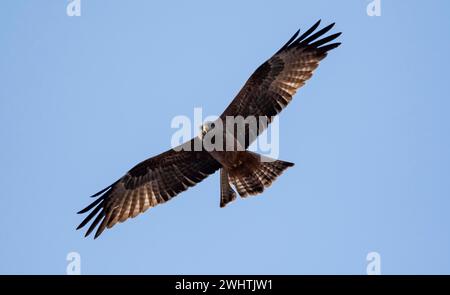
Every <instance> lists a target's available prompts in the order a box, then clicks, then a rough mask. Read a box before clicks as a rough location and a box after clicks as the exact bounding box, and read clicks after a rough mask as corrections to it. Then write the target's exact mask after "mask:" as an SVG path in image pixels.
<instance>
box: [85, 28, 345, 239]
mask: <svg viewBox="0 0 450 295" xmlns="http://www.w3.org/2000/svg"><path fill="white" fill-rule="evenodd" d="M319 25H320V20H319V21H318V22H317V23H315V24H314V25H313V26H312V27H311V28H309V29H308V30H307V31H305V32H304V33H302V34H301V35H300V30H298V31H297V32H296V33H295V34H294V35H293V36H292V37H291V38H290V39H289V41H287V42H286V44H284V46H283V47H281V49H280V50H278V51H277V52H276V53H275V54H274V55H273V56H272V57H271V58H269V59H268V60H267V61H266V62H264V63H263V64H262V65H261V66H260V67H258V68H257V69H256V71H255V72H254V73H253V74H252V75H251V76H250V78H249V79H248V80H247V82H246V83H245V85H244V86H243V87H242V89H241V90H240V91H239V93H238V94H237V95H236V97H235V98H234V100H233V101H232V102H231V104H230V105H229V106H228V107H227V108H226V109H225V111H224V112H223V114H222V115H221V116H220V117H219V118H218V120H221V121H220V122H226V121H227V120H230V118H231V119H233V118H236V117H238V116H239V117H242V118H249V117H256V118H260V119H261V118H262V119H265V122H266V123H265V124H262V123H261V122H263V121H260V120H258V121H257V123H256V128H251V126H249V125H250V124H248V125H244V128H237V127H236V125H232V127H231V128H229V125H228V124H225V123H223V124H219V123H220V122H219V121H214V122H206V123H205V124H203V125H202V126H201V132H200V134H199V135H198V136H197V137H194V138H192V139H191V140H190V141H187V142H185V143H183V144H182V145H180V146H178V147H175V148H173V149H170V150H168V151H166V152H164V153H162V154H159V155H157V156H155V157H152V158H149V159H147V160H145V161H143V162H141V163H139V164H137V165H136V166H134V167H133V168H131V170H130V171H128V172H127V173H126V174H125V175H124V176H123V177H121V178H120V179H118V180H117V181H116V182H114V183H113V184H111V185H110V186H108V187H106V188H104V189H102V190H101V191H99V192H98V193H96V194H94V195H93V196H92V197H94V198H97V199H96V200H95V201H93V202H92V203H91V204H90V205H89V206H87V207H86V208H84V209H83V210H81V211H79V212H78V214H83V213H87V212H89V211H90V213H89V214H88V215H87V216H86V217H85V219H84V220H83V221H82V222H81V224H80V225H79V226H78V227H77V229H80V228H82V227H84V226H85V225H86V224H87V223H89V222H90V221H91V220H93V221H92V223H91V224H90V226H89V228H88V230H87V232H86V234H85V236H88V235H89V234H90V233H91V232H92V231H93V230H94V229H96V228H97V230H96V233H95V238H97V237H98V236H99V235H100V234H101V233H102V232H103V231H104V230H105V229H106V228H111V227H113V226H114V225H115V224H117V223H119V222H124V221H125V220H127V219H128V218H134V217H136V216H137V215H138V214H140V213H143V212H145V211H146V210H147V209H148V208H150V207H154V206H156V205H158V204H162V203H165V202H166V201H168V200H170V199H172V198H173V197H175V196H176V195H178V194H179V193H181V192H183V191H185V190H187V189H188V188H189V187H192V186H194V185H196V184H197V183H199V182H201V181H202V180H203V179H205V178H206V177H208V176H209V175H211V174H213V173H215V172H216V171H217V170H220V207H225V206H226V205H227V204H228V203H230V202H232V201H233V200H235V199H236V192H235V190H236V191H237V193H238V194H239V195H240V196H241V197H246V196H249V195H256V194H259V193H262V192H263V191H264V189H265V188H267V187H268V186H270V185H271V184H272V183H273V182H274V181H275V179H276V178H277V177H278V176H279V175H281V174H282V172H283V171H284V170H286V169H287V168H288V167H291V166H293V165H294V164H293V163H290V162H286V161H281V160H275V159H270V158H267V157H263V156H261V155H259V154H257V153H254V152H250V151H247V150H246V149H247V148H248V147H249V145H250V144H251V143H252V142H253V141H254V140H255V139H256V137H257V136H258V135H259V134H260V133H261V132H262V131H263V130H264V129H265V128H266V127H267V124H268V123H270V122H271V120H272V119H273V117H274V116H276V115H277V114H279V113H280V112H281V110H282V109H283V108H285V107H286V106H287V105H288V103H289V102H290V101H291V100H292V97H293V96H294V94H295V93H296V91H297V90H298V89H299V88H300V87H301V86H303V85H304V84H305V82H306V81H307V80H308V79H309V78H311V76H312V74H313V71H314V70H315V69H316V68H317V67H318V65H319V62H320V61H321V60H322V59H324V58H325V57H326V56H327V53H328V51H330V50H332V49H334V48H336V47H338V46H339V45H340V44H341V43H338V42H336V43H332V42H333V41H334V40H335V39H336V38H337V37H339V36H340V35H341V33H336V34H332V35H328V36H326V37H324V35H325V34H326V33H328V32H329V31H330V30H331V28H332V27H333V26H334V23H333V24H330V25H328V26H326V27H324V28H322V29H320V30H317V29H318V27H319ZM219 125H222V128H219ZM225 125H226V126H227V127H226V128H225V127H223V126H225ZM211 134H214V136H211ZM208 137H209V138H210V139H211V142H212V143H214V142H215V141H216V140H217V139H224V141H225V142H227V144H228V143H229V142H230V140H229V139H230V138H231V146H232V148H231V149H216V150H214V149H207V148H205V139H206V138H208ZM221 137H223V138H221ZM227 140H228V141H227ZM227 147H228V145H227ZM232 186H234V188H235V190H234V189H233V187H232Z"/></svg>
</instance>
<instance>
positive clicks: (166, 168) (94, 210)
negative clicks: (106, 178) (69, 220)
mask: <svg viewBox="0 0 450 295" xmlns="http://www.w3.org/2000/svg"><path fill="white" fill-rule="evenodd" d="M197 140H199V139H198V138H194V139H192V140H191V141H189V142H187V143H185V145H186V146H185V149H180V148H176V149H171V150H169V151H167V152H164V153H162V154H160V155H158V156H156V157H153V158H150V159H147V160H145V161H143V162H141V163H139V164H137V165H136V166H135V167H133V168H132V169H131V170H130V171H128V172H127V173H126V174H125V175H124V176H123V177H122V178H120V179H119V180H118V181H116V182H115V183H114V184H112V185H111V186H108V187H107V188H105V189H103V190H101V191H100V192H98V193H96V194H95V195H94V196H95V197H97V199H96V200H95V201H94V202H92V203H91V204H90V205H89V206H87V207H86V208H84V209H83V210H81V211H80V212H78V213H80V214H82V213H87V212H89V211H90V213H89V214H88V216H87V217H86V218H85V219H84V220H83V221H82V222H81V224H80V225H79V226H78V227H77V229H80V228H82V227H83V226H85V225H86V224H87V223H89V222H90V221H91V220H93V222H92V223H91V225H90V226H89V229H88V230H87V232H86V236H88V235H89V234H90V233H91V232H92V231H93V230H94V229H95V228H96V227H97V226H98V228H97V231H96V233H95V238H97V237H98V236H99V235H100V234H101V233H102V232H103V231H104V230H105V229H106V228H111V227H113V226H114V225H115V224H117V223H119V222H124V221H125V220H127V219H128V218H134V217H136V216H137V215H139V214H140V213H143V212H144V211H146V210H147V209H148V208H150V207H154V206H156V205H158V204H161V203H165V202H166V201H168V200H170V199H171V198H173V197H174V196H176V195H177V194H179V193H180V192H182V191H185V190H187V189H188V188H189V187H192V186H194V185H196V184H197V183H199V182H200V181H202V180H203V179H205V178H206V177H208V176H209V175H210V174H213V173H214V172H215V171H217V170H218V169H219V168H220V167H221V165H220V164H219V163H218V162H217V161H216V160H215V159H214V158H212V157H211V156H210V155H209V154H208V153H207V152H206V151H204V150H201V151H194V150H193V147H194V146H198V145H196V143H195V141H197ZM188 145H190V147H189V146H188ZM186 148H187V149H186Z"/></svg>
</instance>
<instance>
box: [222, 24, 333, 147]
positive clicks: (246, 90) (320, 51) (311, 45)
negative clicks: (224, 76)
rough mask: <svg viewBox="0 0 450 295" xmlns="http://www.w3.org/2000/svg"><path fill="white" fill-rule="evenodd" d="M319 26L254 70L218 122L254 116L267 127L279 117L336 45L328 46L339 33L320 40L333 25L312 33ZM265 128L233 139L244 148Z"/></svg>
mask: <svg viewBox="0 0 450 295" xmlns="http://www.w3.org/2000/svg"><path fill="white" fill-rule="evenodd" d="M319 25H320V20H319V21H318V22H316V23H315V24H314V25H313V26H312V27H311V28H309V29H308V30H307V31H306V32H305V33H303V34H302V35H301V36H300V37H298V35H299V31H297V32H296V33H295V34H294V35H293V36H292V37H291V38H290V39H289V41H288V42H287V43H286V44H284V46H283V47H281V49H280V50H278V51H277V53H275V55H273V56H272V57H271V58H270V59H269V60H267V61H266V62H264V63H263V64H262V65H261V66H260V67H258V69H256V71H255V72H254V73H253V74H252V75H251V76H250V78H249V79H248V80H247V82H246V83H245V85H244V86H243V87H242V89H241V90H240V91H239V93H238V94H237V95H236V97H235V98H234V100H233V101H232V102H231V104H230V105H229V106H228V107H227V108H226V109H225V111H224V112H223V114H222V115H221V119H222V120H224V121H226V118H227V117H228V116H230V117H236V116H242V117H244V118H246V117H248V116H255V117H256V119H257V120H256V121H257V122H259V120H258V119H259V118H260V117H264V118H265V119H266V120H267V122H268V123H270V122H271V120H272V117H273V116H276V115H277V114H279V113H280V112H281V111H282V110H283V109H284V108H285V107H286V106H287V105H288V104H289V102H290V101H291V100H292V97H293V96H294V95H295V93H296V92H297V90H298V89H299V88H300V87H302V86H303V85H304V84H305V82H306V81H307V80H308V79H310V78H311V76H312V74H313V72H314V70H315V69H316V68H317V67H318V65H319V62H320V61H321V60H322V59H324V58H325V57H326V55H327V52H328V51H330V50H332V49H334V48H336V47H338V46H339V45H340V43H330V42H332V41H333V40H335V39H336V38H337V37H339V36H340V35H341V33H336V34H332V35H329V36H326V37H323V38H321V37H322V36H324V35H325V34H326V33H328V32H329V31H330V30H331V29H332V28H333V26H334V23H332V24H330V25H328V26H326V27H324V28H322V29H320V30H318V31H316V29H317V28H318V27H319ZM224 125H225V124H224ZM266 127H267V124H265V125H262V126H257V128H258V129H257V132H256V133H257V134H254V133H255V132H253V133H252V132H249V128H248V126H246V128H245V130H242V131H240V130H238V131H237V132H245V136H243V137H241V136H236V138H244V140H245V142H241V143H240V144H241V145H242V146H245V148H247V147H248V146H249V145H250V144H251V143H252V142H253V141H254V140H255V139H256V137H257V136H258V135H259V134H261V132H262V131H264V128H266Z"/></svg>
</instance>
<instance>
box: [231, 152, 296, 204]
mask: <svg viewBox="0 0 450 295" xmlns="http://www.w3.org/2000/svg"><path fill="white" fill-rule="evenodd" d="M292 166H294V163H290V162H286V161H281V160H274V159H269V158H262V157H261V156H260V155H258V154H255V153H252V152H246V157H245V158H244V159H243V161H242V164H241V165H240V166H238V167H236V168H235V169H232V170H230V171H229V174H228V178H229V181H230V182H231V183H232V184H233V185H234V186H235V188H236V190H237V191H238V193H239V195H240V196H241V197H247V196H249V195H257V194H260V193H262V192H263V191H264V189H265V188H267V187H269V186H270V185H271V184H272V183H273V182H274V181H275V179H277V177H278V176H280V175H281V174H282V173H283V171H284V170H286V169H287V168H289V167H292Z"/></svg>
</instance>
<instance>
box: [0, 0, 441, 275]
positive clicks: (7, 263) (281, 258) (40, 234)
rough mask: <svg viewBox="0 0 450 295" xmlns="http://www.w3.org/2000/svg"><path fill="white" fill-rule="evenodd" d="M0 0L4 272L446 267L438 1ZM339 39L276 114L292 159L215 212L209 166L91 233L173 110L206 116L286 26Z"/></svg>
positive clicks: (215, 184)
mask: <svg viewBox="0 0 450 295" xmlns="http://www.w3.org/2000/svg"><path fill="white" fill-rule="evenodd" d="M81 2H82V7H81V13H82V15H81V16H80V17H68V16H67V15H66V4H67V1H50V0H47V1H23V0H22V1H18V0H9V1H2V2H1V4H0V80H1V87H0V136H1V137H0V138H1V153H0V164H1V166H0V167H1V169H0V186H1V188H2V189H1V193H0V197H1V204H2V205H1V208H2V214H0V224H1V226H0V237H1V242H0V250H1V251H0V273H2V274H64V273H65V269H66V264H67V262H66V255H67V253H68V252H70V251H77V252H79V253H80V255H81V268H82V270H81V271H82V273H83V274H103V273H106V274H134V273H138V274H192V273H204V274H222V273H239V274H250V273H256V274H268V273H276V274H364V273H365V270H366V255H367V253H368V252H371V251H376V252H378V253H380V255H381V264H382V273H384V274H418V273H427V274H431V273H433V274H442V273H447V274H449V273H450V230H449V225H450V214H449V209H450V181H449V179H450V153H449V151H450V140H449V134H450V117H449V113H450V91H449V72H448V69H449V68H450V62H449V52H450V40H449V36H450V17H449V11H450V2H449V1H428V2H427V1H406V0H404V1H386V0H382V15H381V16H380V17H369V16H367V14H366V5H367V4H368V3H369V1H368V0H358V1H318V0H315V1H298V0H295V1H256V0H255V1H220V3H219V1H164V4H155V3H153V1H143V0H141V1H128V2H127V1H119V0H115V1H100V0H82V1H81ZM319 18H320V19H322V20H323V22H324V23H325V24H326V23H330V22H336V23H337V25H336V29H335V31H342V32H343V35H342V36H341V41H342V42H343V45H342V46H341V47H340V48H338V49H337V50H335V51H333V52H332V53H331V54H330V55H329V56H328V58H327V59H326V60H324V61H323V62H322V63H321V65H320V67H319V69H318V70H317V72H316V74H315V76H314V77H313V78H312V79H311V80H310V81H309V83H307V85H306V86H305V87H304V88H302V89H301V90H300V91H299V92H298V94H297V95H296V96H295V98H294V100H293V102H292V103H291V104H290V105H289V107H288V108H287V109H286V110H284V111H283V112H282V114H281V117H280V128H281V135H280V140H281V143H280V148H281V152H280V158H281V159H284V160H288V161H292V162H295V163H296V166H295V167H293V168H291V169H289V170H288V171H287V172H286V173H285V174H283V176H281V177H280V178H279V180H277V182H276V183H275V184H274V185H273V187H271V188H270V189H268V190H267V191H266V192H265V193H264V194H263V195H261V196H259V197H254V198H250V199H246V200H238V201H237V202H235V203H233V204H232V205H230V206H228V207H227V208H225V209H220V208H219V178H218V174H215V175H213V176H211V177H209V178H208V179H206V180H205V181H204V182H202V183H201V184H199V185H198V186H196V187H195V188H193V189H190V190H188V191H187V192H185V193H183V194H181V195H179V196H178V197H177V198H175V199H173V200H172V201H170V202H168V203H166V204H165V205H162V206H158V207H156V208H154V209H150V210H149V211H147V212H146V214H144V215H140V216H139V217H138V218H136V219H133V220H130V221H127V222H126V223H123V224H120V225H117V226H116V227H114V228H113V229H112V230H108V231H106V232H105V233H104V234H103V235H102V236H101V237H100V238H99V239H97V240H93V239H92V238H89V239H85V238H83V233H82V232H80V231H75V227H76V226H77V225H78V223H79V222H80V221H81V216H79V215H76V214H75V212H76V211H78V210H79V209H81V208H83V207H84V206H85V205H87V204H88V203H89V202H90V201H91V199H89V198H88V196H89V195H90V194H92V193H94V192H96V191H98V190H99V189H101V188H103V187H104V186H106V185H108V184H110V183H111V182H112V181H114V180H115V179H117V178H118V177H120V176H121V175H122V174H123V173H124V172H126V171H127V170H128V169H129V168H131V167H132V166H133V165H134V164H136V163H137V162H139V161H141V160H143V159H145V158H146V157H149V156H153V155H156V154H158V153H160V152H162V151H164V150H166V149H168V148H169V146H170V137H171V135H172V134H173V132H174V130H173V129H171V127H170V122H171V120H172V118H173V117H174V116H176V115H188V116H192V114H193V109H194V107H203V109H204V112H206V113H208V114H219V113H220V112H221V111H222V110H223V109H224V107H226V106H227V105H228V103H229V102H230V101H231V99H232V98H233V97H234V95H235V94H236V92H237V91H238V90H239V89H240V87H241V86H242V85H243V83H244V81H245V80H246V79H247V78H248V76H249V75H250V74H251V73H252V72H253V70H255V69H256V67H257V66H258V65H259V64H261V63H262V62H263V61H264V60H265V59H266V58H268V57H270V55H271V54H273V53H274V52H275V51H276V50H277V49H278V48H279V47H280V46H281V45H282V44H283V42H285V41H287V39H288V38H289V37H290V36H291V35H292V34H293V33H294V32H295V31H296V30H297V29H298V28H299V27H301V28H302V29H306V28H307V27H309V26H310V25H312V24H313V23H314V22H315V21H316V20H317V19H319Z"/></svg>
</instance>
